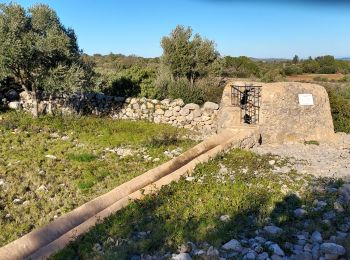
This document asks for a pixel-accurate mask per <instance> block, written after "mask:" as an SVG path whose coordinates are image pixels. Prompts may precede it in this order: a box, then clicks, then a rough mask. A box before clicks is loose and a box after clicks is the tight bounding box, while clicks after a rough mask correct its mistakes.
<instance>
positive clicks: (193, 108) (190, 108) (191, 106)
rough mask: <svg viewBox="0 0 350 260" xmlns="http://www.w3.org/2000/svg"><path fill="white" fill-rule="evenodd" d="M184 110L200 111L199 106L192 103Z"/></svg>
mask: <svg viewBox="0 0 350 260" xmlns="http://www.w3.org/2000/svg"><path fill="white" fill-rule="evenodd" d="M184 108H187V109H189V110H195V109H200V107H199V105H197V104H194V103H190V104H187V105H185V106H184Z"/></svg>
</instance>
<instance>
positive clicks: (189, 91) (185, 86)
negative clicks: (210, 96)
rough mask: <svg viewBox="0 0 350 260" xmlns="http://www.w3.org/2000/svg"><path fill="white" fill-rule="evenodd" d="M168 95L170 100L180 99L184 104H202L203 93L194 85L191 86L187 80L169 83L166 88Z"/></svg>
mask: <svg viewBox="0 0 350 260" xmlns="http://www.w3.org/2000/svg"><path fill="white" fill-rule="evenodd" d="M168 94H169V97H170V98H173V99H176V98H181V99H182V100H183V101H184V102H185V103H196V104H203V103H204V101H205V100H204V91H203V90H202V89H201V88H198V87H197V86H196V85H194V86H191V84H190V82H189V81H188V80H187V79H184V78H182V79H180V80H178V81H174V82H171V83H170V84H169V86H168Z"/></svg>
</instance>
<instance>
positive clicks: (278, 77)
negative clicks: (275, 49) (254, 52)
mask: <svg viewBox="0 0 350 260" xmlns="http://www.w3.org/2000/svg"><path fill="white" fill-rule="evenodd" d="M283 79H284V75H283V71H281V69H269V70H265V71H264V72H262V76H261V81H263V82H277V81H283Z"/></svg>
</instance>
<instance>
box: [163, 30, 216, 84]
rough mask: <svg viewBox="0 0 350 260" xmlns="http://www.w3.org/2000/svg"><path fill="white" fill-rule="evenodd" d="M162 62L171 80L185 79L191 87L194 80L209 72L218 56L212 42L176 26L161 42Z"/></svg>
mask: <svg viewBox="0 0 350 260" xmlns="http://www.w3.org/2000/svg"><path fill="white" fill-rule="evenodd" d="M161 46H162V48H163V56H162V62H163V64H164V65H165V66H167V67H169V70H170V73H171V77H172V80H175V81H178V80H180V79H181V78H187V79H188V80H189V81H190V82H191V85H192V86H193V85H194V83H195V81H196V79H198V78H200V77H204V76H206V75H208V74H209V73H210V72H211V69H212V68H211V66H212V65H213V64H214V62H215V61H216V59H217V58H218V56H219V53H218V52H217V51H216V50H215V43H214V42H213V41H210V40H207V39H202V37H201V36H200V35H199V34H195V35H194V36H193V35H192V29H191V28H190V27H188V28H185V27H184V26H180V25H178V26H177V27H176V28H175V29H174V30H173V31H172V32H171V34H170V35H169V36H167V37H163V38H162V40H161Z"/></svg>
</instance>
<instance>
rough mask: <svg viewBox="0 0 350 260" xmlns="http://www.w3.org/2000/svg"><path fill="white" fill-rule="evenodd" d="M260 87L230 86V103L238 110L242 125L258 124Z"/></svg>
mask: <svg viewBox="0 0 350 260" xmlns="http://www.w3.org/2000/svg"><path fill="white" fill-rule="evenodd" d="M260 98H261V86H232V88H231V103H232V105H233V106H235V107H239V108H240V112H241V114H240V120H241V123H244V124H250V125H251V124H253V125H254V124H258V123H259V119H260Z"/></svg>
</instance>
